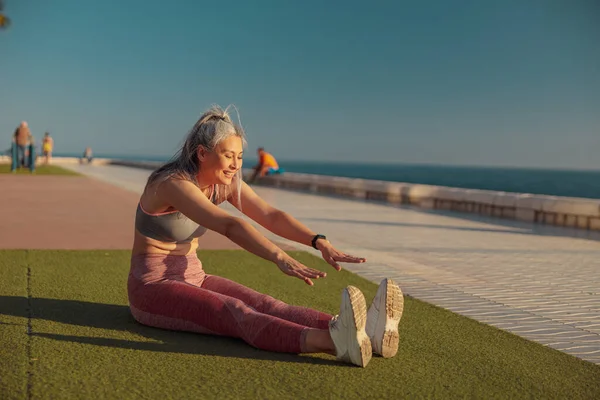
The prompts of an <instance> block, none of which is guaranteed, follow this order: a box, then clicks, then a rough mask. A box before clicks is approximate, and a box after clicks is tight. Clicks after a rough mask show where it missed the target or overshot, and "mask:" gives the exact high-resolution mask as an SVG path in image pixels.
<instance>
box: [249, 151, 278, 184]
mask: <svg viewBox="0 0 600 400" xmlns="http://www.w3.org/2000/svg"><path fill="white" fill-rule="evenodd" d="M257 152H258V164H257V165H256V166H255V167H254V173H253V174H252V177H251V178H250V180H249V181H248V182H249V183H252V182H254V180H255V179H256V177H257V176H259V175H260V177H261V178H262V177H263V176H266V175H269V174H277V173H280V169H279V164H277V160H275V157H273V155H272V154H270V153H267V152H266V151H265V149H264V148H263V147H259V148H258V150H257Z"/></svg>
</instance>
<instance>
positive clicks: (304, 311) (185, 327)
mask: <svg viewBox="0 0 600 400" xmlns="http://www.w3.org/2000/svg"><path fill="white" fill-rule="evenodd" d="M127 289H128V290H127V291H128V295H129V306H130V309H131V313H132V315H133V317H134V318H135V319H136V320H137V321H138V322H140V323H141V324H144V325H149V326H154V327H158V328H164V329H171V330H181V331H192V332H199V333H207V334H213V335H223V336H230V337H236V338H240V339H243V340H244V341H245V342H246V343H248V344H250V345H252V346H254V347H257V348H259V349H263V350H270V351H277V352H286V353H302V352H304V351H305V348H304V341H305V340H304V339H305V336H306V333H307V332H308V329H309V328H315V329H328V328H329V321H330V320H331V318H332V316H331V315H329V314H325V313H322V312H320V311H316V310H313V309H310V308H305V307H297V306H291V305H288V304H286V303H284V302H282V301H279V300H276V299H274V298H273V297H271V296H267V295H264V294H261V293H259V292H256V291H254V290H252V289H250V288H247V287H246V286H243V285H240V284H239V283H236V282H233V281H230V280H229V279H225V278H221V277H219V276H214V275H206V274H205V273H204V270H203V269H202V263H201V262H200V260H199V259H198V257H197V256H196V254H191V255H187V256H167V255H158V254H142V255H135V256H133V257H132V258H131V270H130V273H129V279H128V282H127Z"/></svg>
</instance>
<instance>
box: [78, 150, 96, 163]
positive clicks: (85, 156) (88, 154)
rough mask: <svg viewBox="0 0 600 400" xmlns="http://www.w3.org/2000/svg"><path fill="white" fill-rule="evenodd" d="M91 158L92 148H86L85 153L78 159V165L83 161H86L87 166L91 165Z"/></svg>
mask: <svg viewBox="0 0 600 400" xmlns="http://www.w3.org/2000/svg"><path fill="white" fill-rule="evenodd" d="M93 158H94V157H93V153H92V148H91V147H86V148H85V151H84V152H83V157H81V158H80V159H79V163H80V164H82V163H83V162H84V161H86V162H87V163H88V164H91V163H92V160H93Z"/></svg>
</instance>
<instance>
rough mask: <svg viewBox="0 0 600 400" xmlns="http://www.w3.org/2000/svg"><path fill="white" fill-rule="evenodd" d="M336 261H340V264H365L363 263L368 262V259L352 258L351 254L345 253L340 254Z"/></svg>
mask: <svg viewBox="0 0 600 400" xmlns="http://www.w3.org/2000/svg"><path fill="white" fill-rule="evenodd" d="M335 260H336V261H339V262H349V263H363V262H365V261H367V259H366V258H362V257H355V256H351V255H350V254H344V253H341V254H338V255H337V256H336V257H335Z"/></svg>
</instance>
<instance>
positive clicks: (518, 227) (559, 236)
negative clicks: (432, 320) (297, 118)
mask: <svg viewBox="0 0 600 400" xmlns="http://www.w3.org/2000/svg"><path fill="white" fill-rule="evenodd" d="M70 168H73V169H74V170H77V171H79V172H81V173H84V174H87V175H89V176H91V177H94V178H96V179H98V180H101V181H105V182H108V183H112V184H114V185H117V186H120V187H122V188H125V189H127V190H130V191H133V192H136V193H141V191H142V189H143V186H144V182H145V179H146V178H147V176H148V174H149V171H147V170H141V169H133V168H126V167H117V166H106V167H96V166H85V165H84V166H79V165H73V166H70ZM256 190H257V192H258V193H259V194H260V195H261V196H263V198H265V199H266V200H267V201H269V202H270V203H271V204H273V205H275V206H276V207H279V208H281V209H283V210H285V211H288V212H290V213H291V214H292V215H294V216H295V217H297V218H298V219H299V220H301V221H302V222H304V223H306V224H307V225H308V226H310V227H311V228H312V229H314V230H315V231H318V232H321V233H324V234H327V235H328V237H329V238H331V240H332V241H333V242H334V243H335V244H336V245H337V246H338V247H339V248H340V249H342V250H344V251H347V252H349V253H352V254H356V255H359V256H363V257H367V259H368V262H367V263H366V264H363V265H358V266H352V265H347V266H346V267H347V268H348V269H349V270H351V271H354V272H356V273H358V274H360V275H362V276H364V277H366V278H368V279H370V280H372V281H374V282H379V280H380V279H381V278H382V277H386V276H389V277H392V278H394V279H396V280H397V281H398V282H399V284H400V285H401V287H402V289H403V291H404V292H405V293H406V294H409V295H411V296H414V297H416V298H419V299H422V300H425V301H427V302H430V303H432V304H435V305H438V306H441V307H444V308H447V309H449V310H452V311H454V312H456V313H459V314H462V315H466V316H468V317H471V318H474V319H476V320H478V321H481V322H484V323H487V324H490V325H493V326H496V327H498V328H501V329H504V330H507V331H509V332H513V333H515V334H517V335H520V336H522V337H524V338H527V339H530V340H534V341H537V342H539V343H542V344H544V345H547V346H550V347H553V348H555V349H558V350H561V351H564V352H566V353H569V354H572V355H574V356H577V357H580V358H582V359H585V360H588V361H591V362H594V363H597V364H600V235H599V234H598V233H589V232H585V231H580V230H568V229H562V228H553V227H546V226H540V225H533V224H527V223H519V222H513V221H504V220H499V219H487V218H479V217H476V216H473V215H467V214H452V213H443V212H429V211H424V210H420V209H412V208H400V207H392V206H388V205H383V204H376V203H367V202H360V201H354V200H348V199H340V198H332V197H324V196H317V195H313V194H304V193H297V192H289V191H283V190H278V189H272V188H261V187H259V188H256ZM230 209H231V208H230ZM263 231H264V230H263ZM269 237H271V238H273V236H272V235H269ZM279 240H281V239H279ZM288 243H290V244H291V242H288ZM303 249H304V250H306V247H303Z"/></svg>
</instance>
